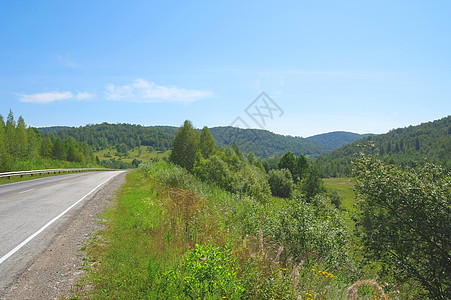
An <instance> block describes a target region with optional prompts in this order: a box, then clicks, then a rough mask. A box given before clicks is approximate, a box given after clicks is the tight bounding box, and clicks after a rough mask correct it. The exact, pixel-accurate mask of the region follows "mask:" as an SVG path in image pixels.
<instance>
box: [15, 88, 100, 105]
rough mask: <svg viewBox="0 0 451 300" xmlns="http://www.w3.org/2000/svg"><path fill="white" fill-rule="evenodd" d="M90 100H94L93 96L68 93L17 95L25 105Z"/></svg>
mask: <svg viewBox="0 0 451 300" xmlns="http://www.w3.org/2000/svg"><path fill="white" fill-rule="evenodd" d="M92 98H94V94H91V93H87V92H78V93H77V94H75V95H74V93H72V92H70V91H66V92H48V93H38V94H23V95H19V100H20V101H21V102H25V103H50V102H56V101H62V100H69V99H76V100H87V99H92Z"/></svg>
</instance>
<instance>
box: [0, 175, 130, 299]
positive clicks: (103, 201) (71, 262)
mask: <svg viewBox="0 0 451 300" xmlns="http://www.w3.org/2000/svg"><path fill="white" fill-rule="evenodd" d="M125 176H126V172H123V173H121V174H119V175H117V176H115V177H114V178H113V179H111V180H110V181H109V182H108V183H107V184H106V185H105V186H104V187H103V188H102V189H100V190H99V191H98V192H97V193H96V194H95V195H94V196H93V197H92V198H91V199H90V200H89V201H84V202H83V204H82V205H80V207H79V208H78V209H74V212H73V213H72V215H71V218H72V221H71V222H66V223H67V225H65V226H64V227H63V228H62V229H61V233H60V234H59V235H58V237H56V238H55V239H54V240H53V241H52V243H51V244H50V245H49V246H48V248H47V249H46V250H45V251H44V252H43V254H42V255H41V256H40V257H39V258H38V259H37V260H36V261H35V262H34V263H33V264H32V265H31V266H30V267H29V268H28V269H27V270H26V271H25V273H24V274H22V276H21V277H20V278H19V279H18V280H17V281H16V282H15V283H14V284H13V285H12V287H11V288H10V289H9V290H8V291H7V293H6V294H5V295H0V298H1V299H67V298H71V297H73V296H75V295H74V294H73V292H72V290H73V289H74V288H75V284H76V283H77V282H78V281H79V280H80V279H81V278H82V277H83V276H84V275H85V271H84V269H83V268H84V266H83V259H84V256H85V254H84V253H83V251H82V250H81V248H82V247H83V246H84V245H86V244H88V243H89V241H90V239H91V235H92V234H93V233H95V232H97V231H98V230H100V229H101V225H100V224H99V221H100V219H99V218H98V217H97V215H98V214H99V213H101V212H102V211H103V210H104V208H105V207H109V206H112V205H113V204H114V201H111V200H113V199H114V198H115V197H116V196H115V193H116V191H117V190H118V189H119V188H120V186H121V185H122V184H123V183H124V181H125Z"/></svg>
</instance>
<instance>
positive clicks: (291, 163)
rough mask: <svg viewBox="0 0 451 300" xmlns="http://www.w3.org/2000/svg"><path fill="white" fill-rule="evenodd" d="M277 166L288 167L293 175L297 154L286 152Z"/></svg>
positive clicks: (280, 167)
mask: <svg viewBox="0 0 451 300" xmlns="http://www.w3.org/2000/svg"><path fill="white" fill-rule="evenodd" d="M277 168H278V169H279V170H280V169H287V170H289V171H290V173H291V175H293V173H295V168H296V156H295V155H294V154H293V153H291V152H287V153H285V154H284V155H283V156H282V157H281V158H280V160H279V163H278V164H277Z"/></svg>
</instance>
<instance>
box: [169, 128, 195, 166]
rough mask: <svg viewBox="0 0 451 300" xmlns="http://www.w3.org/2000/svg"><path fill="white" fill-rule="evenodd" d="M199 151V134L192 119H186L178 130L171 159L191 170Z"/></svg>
mask: <svg viewBox="0 0 451 300" xmlns="http://www.w3.org/2000/svg"><path fill="white" fill-rule="evenodd" d="M198 151H199V135H198V133H197V132H196V131H195V130H194V128H193V125H192V124H191V122H190V121H188V120H186V121H185V123H184V124H183V126H182V127H180V129H179V130H178V131H177V134H176V136H175V138H174V143H173V145H172V152H171V155H170V156H169V159H170V160H171V161H172V162H174V163H176V164H178V165H180V166H182V167H184V168H186V169H187V170H189V171H191V170H192V169H193V167H194V161H195V160H196V154H197V152H198Z"/></svg>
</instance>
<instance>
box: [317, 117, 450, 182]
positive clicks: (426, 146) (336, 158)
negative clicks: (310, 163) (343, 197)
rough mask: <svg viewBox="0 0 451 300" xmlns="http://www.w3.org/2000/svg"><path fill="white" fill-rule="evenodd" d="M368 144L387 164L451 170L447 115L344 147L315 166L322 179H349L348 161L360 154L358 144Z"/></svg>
mask: <svg viewBox="0 0 451 300" xmlns="http://www.w3.org/2000/svg"><path fill="white" fill-rule="evenodd" d="M370 141H372V142H373V143H374V145H375V148H376V149H377V151H378V153H379V154H380V155H381V156H386V157H387V159H388V160H389V162H391V163H396V164H400V165H410V166H415V165H417V164H424V163H425V162H432V163H436V164H440V165H442V166H444V167H445V168H447V169H451V116H448V117H445V118H442V119H439V120H436V121H432V122H427V123H422V124H420V125H417V126H409V127H405V128H398V129H394V130H391V131H389V132H388V133H386V134H380V135H373V136H367V137H364V138H362V139H360V140H359V141H358V142H357V141H356V142H353V143H350V144H346V145H344V146H342V147H340V148H338V149H335V150H333V151H331V152H329V153H328V154H326V155H325V156H322V157H319V158H318V159H317V163H318V165H319V167H320V170H321V173H322V175H323V176H325V177H329V176H331V177H334V176H349V175H350V174H351V169H352V164H351V160H352V158H353V157H354V156H355V154H356V153H358V152H359V151H360V148H359V147H358V144H366V143H368V142H370Z"/></svg>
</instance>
